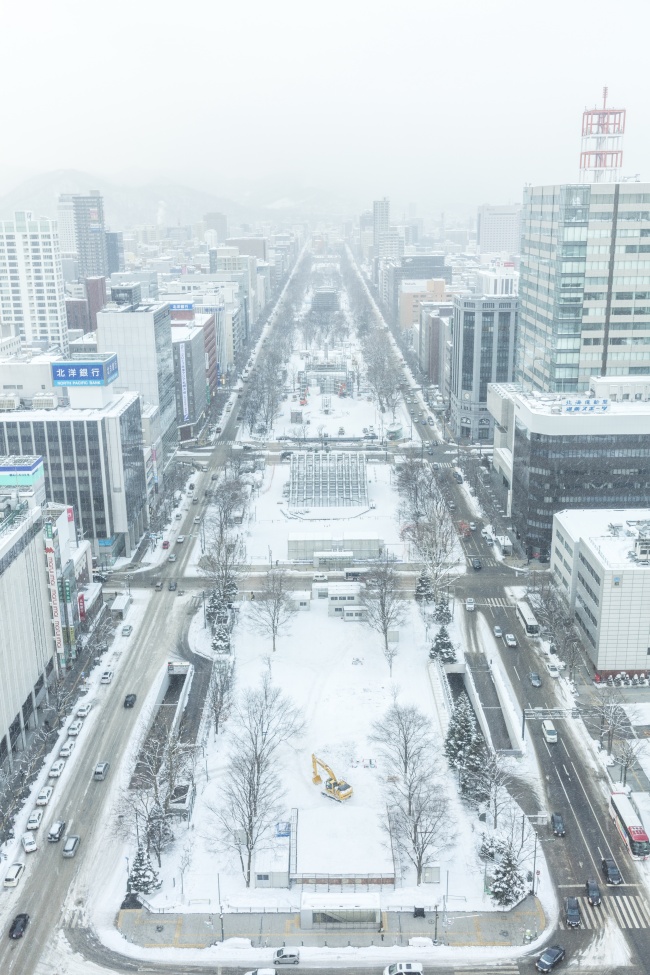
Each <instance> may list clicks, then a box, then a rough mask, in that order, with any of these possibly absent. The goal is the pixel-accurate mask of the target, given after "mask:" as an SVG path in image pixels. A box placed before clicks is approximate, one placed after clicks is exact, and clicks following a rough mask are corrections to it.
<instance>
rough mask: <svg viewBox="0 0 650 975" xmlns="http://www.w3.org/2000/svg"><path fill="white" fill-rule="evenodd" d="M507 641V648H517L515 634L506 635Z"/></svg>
mask: <svg viewBox="0 0 650 975" xmlns="http://www.w3.org/2000/svg"><path fill="white" fill-rule="evenodd" d="M505 641H506V646H507V647H511V648H514V647H516V646H517V638H516V636H515V635H514V633H506V636H505Z"/></svg>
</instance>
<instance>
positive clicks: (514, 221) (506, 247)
mask: <svg viewBox="0 0 650 975" xmlns="http://www.w3.org/2000/svg"><path fill="white" fill-rule="evenodd" d="M476 246H477V250H478V252H479V254H512V255H514V254H518V253H519V251H520V248H521V204H520V203H515V204H513V205H510V206H487V205H486V206H481V207H479V208H478V218H477V221H476Z"/></svg>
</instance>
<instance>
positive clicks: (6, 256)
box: [0, 211, 68, 353]
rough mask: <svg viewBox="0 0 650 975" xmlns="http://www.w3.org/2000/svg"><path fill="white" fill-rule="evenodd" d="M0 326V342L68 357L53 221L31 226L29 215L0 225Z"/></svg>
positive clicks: (43, 220) (44, 219) (16, 216)
mask: <svg viewBox="0 0 650 975" xmlns="http://www.w3.org/2000/svg"><path fill="white" fill-rule="evenodd" d="M0 321H2V337H3V338H7V337H9V336H11V335H15V336H18V337H20V340H21V342H22V343H23V344H24V345H28V346H33V345H41V346H46V347H47V346H52V345H58V346H59V348H60V349H61V350H62V351H63V352H65V353H67V351H68V320H67V314H66V308H65V289H64V284H63V272H62V270H61V251H60V248H59V231H58V226H57V222H56V220H49V219H48V218H47V217H40V218H39V219H38V220H34V218H33V216H32V214H31V213H30V212H29V211H21V212H18V213H15V214H14V219H13V220H5V221H0Z"/></svg>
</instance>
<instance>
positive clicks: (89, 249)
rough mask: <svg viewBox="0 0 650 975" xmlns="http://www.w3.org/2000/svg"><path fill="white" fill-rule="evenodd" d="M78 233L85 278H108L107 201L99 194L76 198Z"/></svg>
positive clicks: (76, 230)
mask: <svg viewBox="0 0 650 975" xmlns="http://www.w3.org/2000/svg"><path fill="white" fill-rule="evenodd" d="M72 206H73V211H74V232H75V241H76V246H77V256H78V258H79V274H80V276H81V277H82V278H95V277H107V275H108V254H107V250H106V228H105V227H104V200H103V197H102V195H101V194H100V192H99V190H92V191H91V192H90V193H89V194H88V195H87V196H81V195H75V196H73V197H72Z"/></svg>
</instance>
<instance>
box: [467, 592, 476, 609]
mask: <svg viewBox="0 0 650 975" xmlns="http://www.w3.org/2000/svg"><path fill="white" fill-rule="evenodd" d="M465 609H466V610H467V611H468V612H469V613H473V612H474V610H475V609H476V603H475V602H474V600H473V599H472V597H471V596H468V597H467V599H466V600H465Z"/></svg>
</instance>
